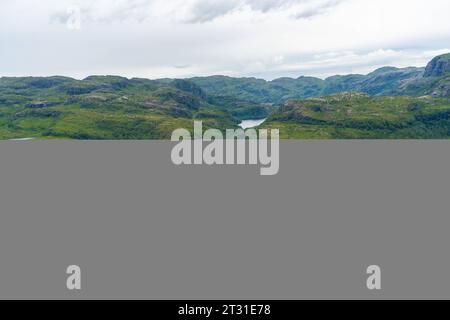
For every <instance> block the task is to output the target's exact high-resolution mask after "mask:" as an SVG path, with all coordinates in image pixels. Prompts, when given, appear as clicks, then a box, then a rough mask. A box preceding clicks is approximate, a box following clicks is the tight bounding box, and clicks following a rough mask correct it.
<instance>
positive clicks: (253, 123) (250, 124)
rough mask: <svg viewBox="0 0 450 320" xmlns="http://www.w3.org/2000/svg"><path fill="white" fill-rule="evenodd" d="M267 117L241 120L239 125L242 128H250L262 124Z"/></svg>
mask: <svg viewBox="0 0 450 320" xmlns="http://www.w3.org/2000/svg"><path fill="white" fill-rule="evenodd" d="M266 120H267V119H260V120H243V121H242V122H241V124H240V125H239V126H240V127H241V128H242V129H250V128H254V127H257V126H260V125H262V124H263V123H264V122H265V121H266Z"/></svg>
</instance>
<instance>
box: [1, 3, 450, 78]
mask: <svg viewBox="0 0 450 320" xmlns="http://www.w3.org/2000/svg"><path fill="white" fill-rule="evenodd" d="M73 5H77V6H79V8H80V12H81V18H82V19H81V30H79V31H74V30H70V29H68V28H67V27H66V22H67V21H68V19H69V15H68V13H67V8H69V7H71V6H73ZM449 11H450V1H448V0H377V1H373V0H97V1H90V0H40V1H39V4H37V3H36V1H34V0H15V1H5V0H0V46H1V47H0V70H1V71H0V75H53V74H61V75H69V76H75V77H84V76H87V75H90V74H119V75H124V76H129V77H132V76H139V77H149V78H157V77H185V76H191V75H211V74H227V75H234V76H258V77H264V78H274V77H278V76H293V77H297V76H299V75H314V76H321V77H326V76H329V75H333V74H337V73H341V74H342V73H351V72H370V71H371V70H373V69H375V68H377V67H379V66H384V65H393V66H409V65H414V66H423V65H425V64H426V62H427V61H428V60H429V59H430V58H432V57H433V56H434V55H435V54H437V53H443V52H445V51H448V49H446V48H448V46H449V45H448V44H449V43H450V20H449V19H448V12H449Z"/></svg>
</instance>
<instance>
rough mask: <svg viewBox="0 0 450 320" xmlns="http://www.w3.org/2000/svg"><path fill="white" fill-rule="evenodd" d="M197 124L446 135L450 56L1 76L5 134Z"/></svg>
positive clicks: (374, 135) (296, 134)
mask: <svg viewBox="0 0 450 320" xmlns="http://www.w3.org/2000/svg"><path fill="white" fill-rule="evenodd" d="M262 119H267V120H265V121H264V122H263V123H262V124H261V122H258V121H261V120H262ZM194 121H202V122H203V125H204V129H205V130H207V129H209V128H217V129H219V130H225V129H235V128H239V127H240V126H242V124H244V127H246V128H248V127H249V126H261V127H263V128H269V129H270V128H279V129H280V135H281V138H283V139H448V138H450V54H446V55H442V56H439V57H436V58H434V59H433V60H432V61H430V63H429V64H428V65H427V66H426V67H424V68H415V67H410V68H395V67H384V68H381V69H378V70H376V71H374V72H372V73H370V74H368V75H344V76H341V75H339V76H333V77H330V78H327V79H319V78H313V77H299V78H297V79H293V78H280V79H275V80H273V81H266V80H262V79H256V78H231V77H225V76H213V77H202V78H199V77H197V78H191V79H160V80H148V79H140V78H133V79H127V78H123V77H118V76H91V77H87V78H86V79H83V80H76V79H72V78H67V77H60V76H55V77H25V78H7V77H3V78H0V140H11V139H78V140H144V139H152V140H167V139H170V136H171V133H172V132H173V131H174V130H175V129H177V128H191V127H192V125H193V123H194Z"/></svg>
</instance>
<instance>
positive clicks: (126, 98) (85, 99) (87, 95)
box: [0, 76, 270, 139]
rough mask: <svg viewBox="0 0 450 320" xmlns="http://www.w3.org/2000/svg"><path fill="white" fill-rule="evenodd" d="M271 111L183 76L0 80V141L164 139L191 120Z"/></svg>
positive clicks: (229, 123) (231, 121) (230, 121)
mask: <svg viewBox="0 0 450 320" xmlns="http://www.w3.org/2000/svg"><path fill="white" fill-rule="evenodd" d="M217 101H220V103H217ZM269 112H270V109H269V108H268V107H265V106H261V105H259V104H255V103H248V104H247V103H245V102H243V101H240V100H237V99H233V98H227V99H226V100H225V99H218V98H216V97H214V96H208V95H207V94H205V93H204V92H203V90H202V89H200V88H199V87H198V86H196V85H195V84H193V83H191V82H188V81H185V80H170V81H163V80H161V81H151V80H146V79H131V80H128V79H126V78H121V77H112V76H108V77H98V76H96V77H89V78H86V79H85V80H82V81H77V80H74V79H70V78H64V77H50V78H1V79H0V139H16V138H24V137H36V138H43V139H52V138H67V139H168V138H170V136H171V133H172V131H173V130H174V129H177V128H192V127H193V121H194V120H202V121H203V122H204V125H205V128H208V127H213V128H219V129H220V128H223V129H224V128H234V127H236V126H237V125H238V123H239V121H240V120H241V119H248V118H250V119H251V118H252V116H253V117H266V116H267V115H268V114H269Z"/></svg>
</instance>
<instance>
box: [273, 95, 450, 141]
mask: <svg viewBox="0 0 450 320" xmlns="http://www.w3.org/2000/svg"><path fill="white" fill-rule="evenodd" d="M264 127H265V128H279V129H280V136H281V138H283V139H447V138H449V137H450V100H449V99H447V98H433V97H421V98H414V97H370V96H368V95H367V94H362V93H344V94H336V95H332V96H327V97H322V98H310V99H304V100H292V101H289V102H287V103H286V104H285V105H283V106H282V107H281V108H280V109H279V110H278V111H276V112H274V113H273V114H272V115H271V116H270V118H269V119H268V121H267V122H266V123H265V124H264Z"/></svg>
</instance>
